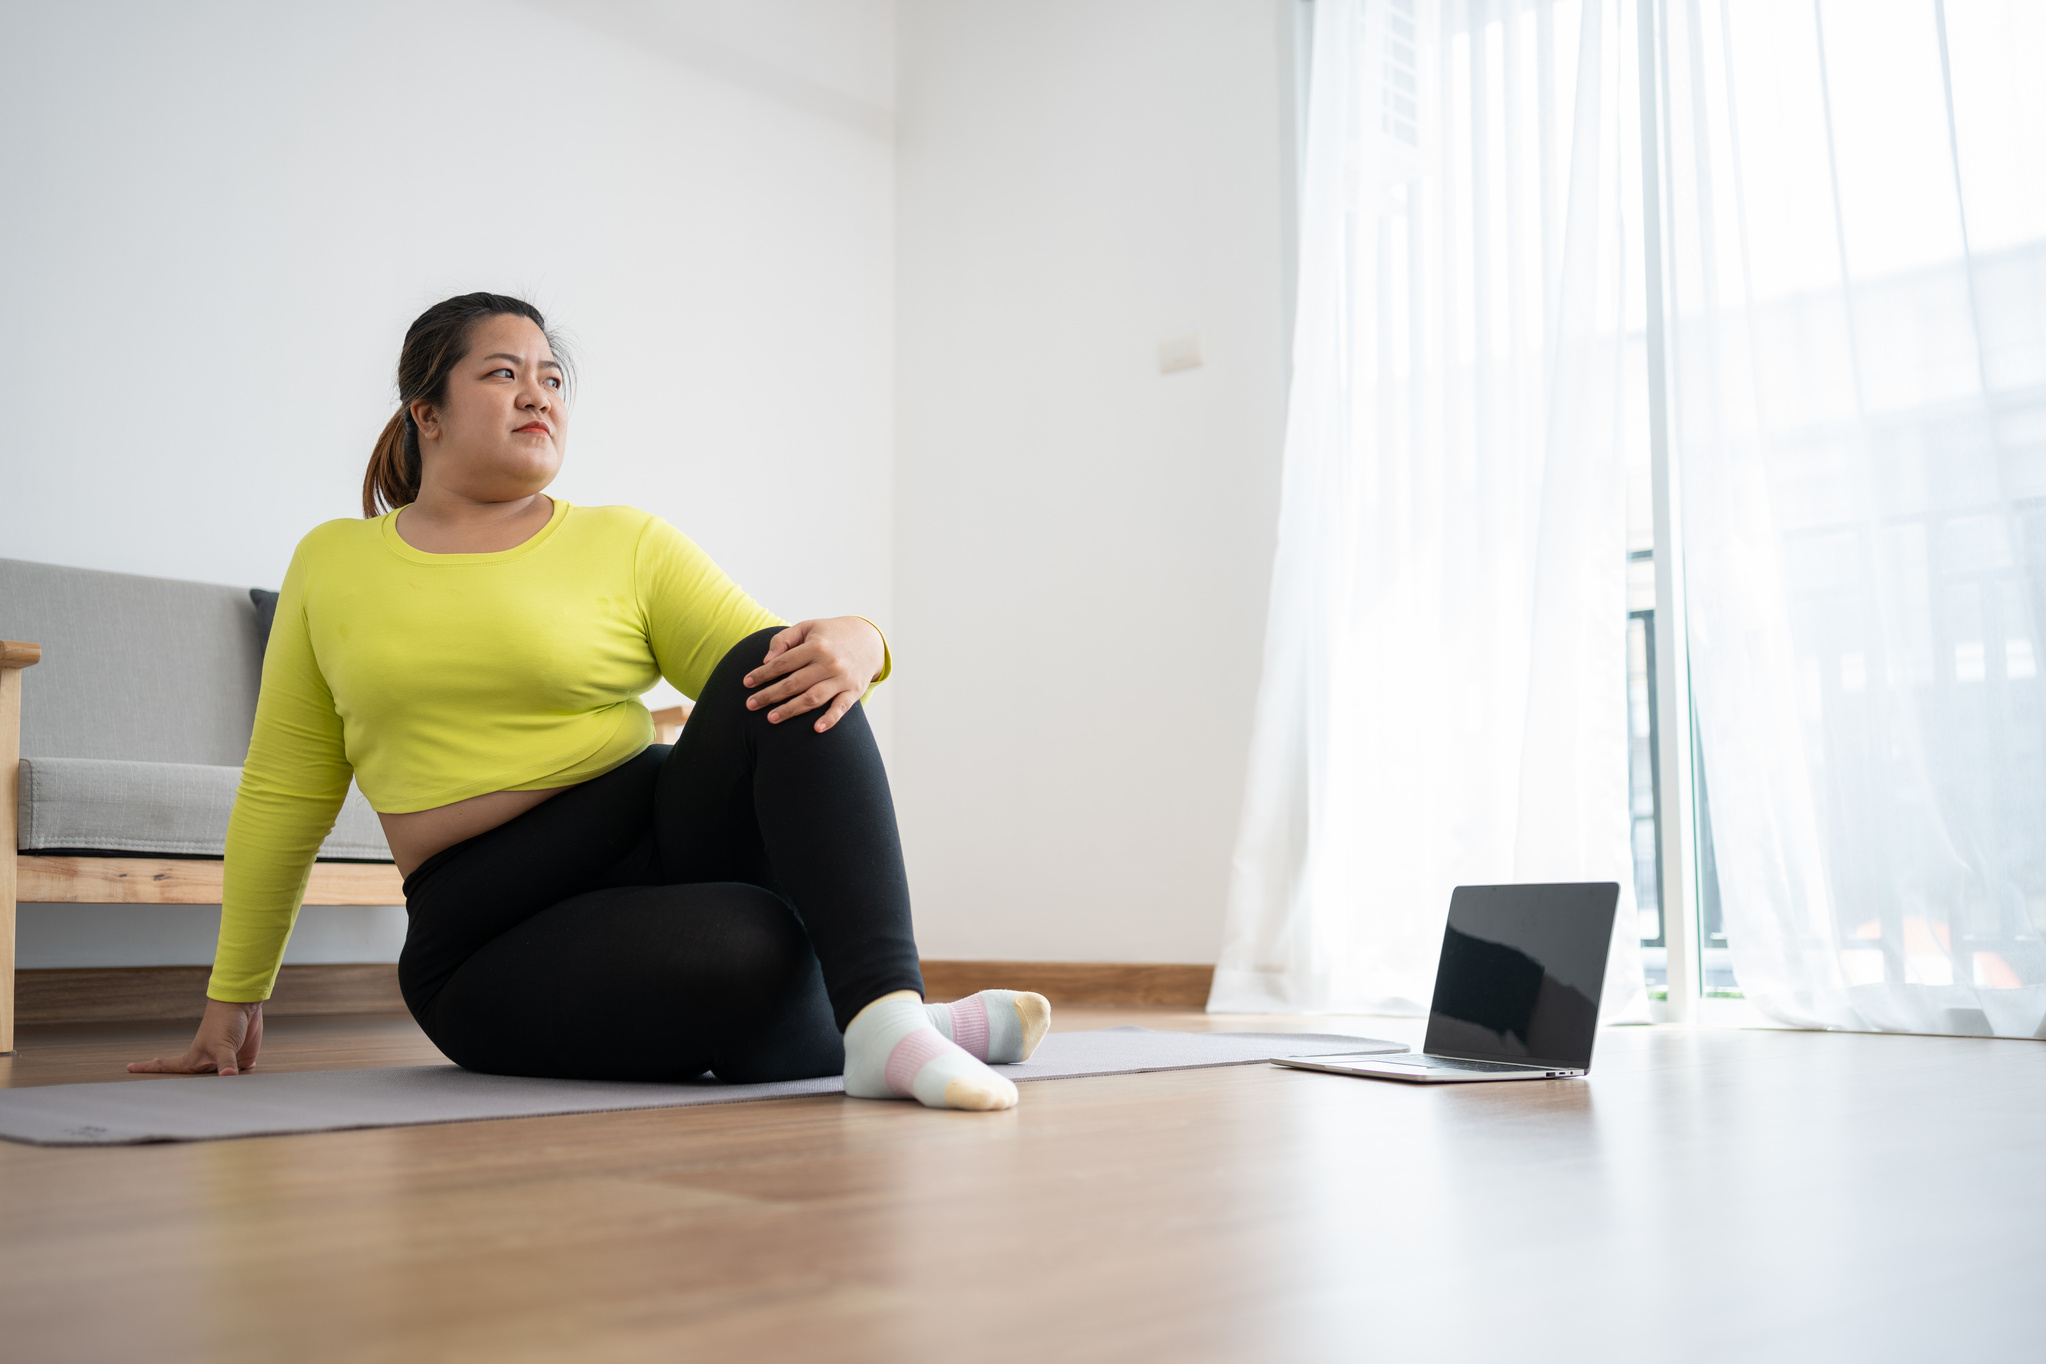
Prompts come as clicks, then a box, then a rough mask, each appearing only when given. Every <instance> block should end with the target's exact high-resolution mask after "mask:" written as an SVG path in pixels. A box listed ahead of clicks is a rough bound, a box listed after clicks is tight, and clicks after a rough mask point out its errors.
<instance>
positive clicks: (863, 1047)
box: [845, 990, 1016, 1109]
mask: <svg viewBox="0 0 2046 1364" xmlns="http://www.w3.org/2000/svg"><path fill="white" fill-rule="evenodd" d="M845 1092H846V1093H847V1094H849V1095H851V1096H852V1097H853V1098H855V1099H915V1100H916V1101H917V1102H918V1103H920V1104H922V1105H923V1106H924V1107H926V1108H977V1109H990V1108H1014V1107H1015V1106H1016V1086H1015V1085H1013V1084H1011V1083H1010V1082H1009V1080H1008V1079H1007V1078H1006V1077H1004V1076H1000V1075H997V1074H995V1073H994V1072H993V1071H991V1070H989V1069H988V1068H987V1067H986V1066H984V1065H982V1064H981V1063H980V1062H979V1061H978V1060H976V1059H974V1058H973V1057H971V1056H968V1055H967V1054H966V1053H965V1052H964V1051H962V1050H960V1049H959V1047H957V1046H956V1045H954V1044H953V1043H952V1042H950V1041H949V1040H947V1039H946V1038H945V1037H943V1036H942V1035H940V1033H939V1032H938V1030H937V1029H936V1028H934V1027H932V1026H931V1016H930V1014H929V1013H927V1012H926V1011H925V1009H924V1003H923V1001H922V1000H920V999H918V998H917V997H916V994H915V992H914V991H910V990H897V991H896V992H895V993H894V994H890V995H883V996H881V998H879V999H877V1000H875V1001H874V1002H873V1003H872V1004H869V1005H868V1006H867V1007H866V1008H864V1009H862V1010H860V1012H859V1014H858V1015H857V1016H856V1017H855V1018H854V1019H853V1021H852V1022H851V1023H850V1024H848V1025H847V1027H846V1030H845Z"/></svg>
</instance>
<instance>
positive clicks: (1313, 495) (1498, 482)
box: [1209, 0, 1646, 1019]
mask: <svg viewBox="0 0 2046 1364" xmlns="http://www.w3.org/2000/svg"><path fill="white" fill-rule="evenodd" d="M1632 9H1633V5H1632V3H1631V0H1629V2H1628V3H1626V4H1624V5H1623V4H1621V3H1620V0H1584V3H1581V4H1580V3H1549V2H1548V0H1465V2H1464V3H1433V0H1318V3H1317V4H1316V5H1315V6H1314V11H1315V18H1314V25H1315V29H1314V44H1313V51H1314V58H1313V69H1312V73H1311V85H1310V96H1309V114H1308V136H1307V150H1306V157H1305V163H1306V164H1305V168H1304V184H1303V196H1302V199H1303V204H1302V241H1301V258H1300V284H1299V306H1298V313H1297V316H1298V324H1297V330H1296V334H1295V340H1294V355H1293V359H1294V378H1293V388H1292V394H1291V399H1290V408H1289V416H1288V429H1287V438H1286V454H1285V475H1284V487H1283V492H1282V507H1281V522H1280V544H1279V551H1278V559H1277V563H1276V565H1275V569H1274V577H1273V586H1272V599H1271V616H1270V625H1269V635H1268V639H1267V643H1266V655H1265V665H1264V666H1265V670H1264V679H1263V684H1262V690H1261V692H1260V696H1259V702H1258V715H1257V722H1256V730H1255V737H1254V740H1253V750H1252V758H1251V774H1250V781H1249V789H1248V793H1247V797H1246V808H1245V814H1244V821H1243V827H1242V832H1241V836H1240V840H1239V846H1238V851H1237V856H1236V862H1235V869H1234V881H1233V885H1232V889H1231V895H1230V903H1229V911H1228V923H1227V934H1226V939H1225V942H1224V946H1223V950H1222V957H1221V962H1220V964H1219V966H1218V968H1217V970H1216V973H1215V985H1214V991H1213V994H1212V996H1211V997H1210V1001H1209V1007H1210V1008H1211V1009H1216V1010H1236V1011H1245V1010H1248V1011H1257V1010H1304V1011H1322V1012H1340V1011H1357V1012H1397V1013H1421V1012H1425V1010H1426V1006H1427V1002H1428V999H1429V995H1430V991H1431V988H1432V984H1433V978H1434V972H1435V962H1436V955H1437V953H1438V951H1439V949H1440V946H1441V941H1442V928H1443V920H1444V917H1445V914H1446V912H1447V909H1448V905H1449V895H1450V891H1451V889H1452V888H1453V887H1454V886H1456V885H1459V884H1480V883H1500V882H1511V881H1587V880H1601V881H1603V880H1610V881H1617V882H1619V883H1620V885H1621V886H1622V887H1623V896H1622V905H1621V913H1620V915H1619V919H1618V922H1617V924H1616V927H1615V940H1614V948H1615V950H1614V952H1613V956H1612V962H1613V965H1612V971H1611V974H1610V977H1609V979H1608V982H1607V986H1606V1015H1607V1017H1608V1018H1609V1019H1611V1018H1613V1017H1632V1018H1645V1016H1646V1006H1645V1000H1644V996H1643V990H1642V985H1641V970H1640V954H1639V945H1638V939H1637V937H1636V934H1637V932H1638V928H1637V918H1636V914H1635V912H1634V903H1633V888H1632V875H1633V871H1632V867H1633V863H1632V854H1631V851H1630V847H1629V815H1628V771H1627V696H1626V668H1627V656H1626V599H1625V569H1626V563H1625V559H1626V543H1625V534H1626V506H1625V491H1624V490H1625V475H1624V462H1625V460H1626V458H1627V456H1628V453H1629V450H1628V447H1629V445H1630V444H1632V445H1634V446H1637V447H1638V445H1639V444H1640V443H1641V441H1643V440H1645V430H1646V426H1645V421H1644V420H1643V418H1642V417H1641V414H1640V412H1639V411H1638V396H1639V388H1640V382H1641V381H1640V379H1639V377H1638V376H1639V375H1640V374H1641V373H1642V367H1641V363H1640V359H1639V354H1638V351H1636V352H1634V353H1633V360H1632V363H1631V364H1630V363H1629V355H1630V351H1629V343H1628V334H1629V330H1630V327H1631V328H1632V329H1633V330H1634V331H1636V332H1638V330H1639V325H1640V324H1639V318H1638V310H1639V308H1640V305H1641V296H1640V290H1639V287H1638V285H1637V284H1636V283H1635V280H1636V276H1637V273H1638V255H1637V253H1636V252H1634V251H1633V250H1631V249H1630V247H1629V245H1628V242H1629V240H1630V237H1629V231H1630V228H1629V223H1630V220H1632V218H1633V217H1634V215H1633V213H1632V211H1631V210H1632V209H1633V208H1634V207H1635V206H1638V204H1639V203H1640V199H1639V195H1638V191H1634V192H1632V193H1631V197H1630V191H1629V188H1628V186H1629V175H1630V174H1631V173H1632V171H1633V170H1634V168H1635V167H1637V166H1638V152H1637V151H1634V150H1631V149H1630V143H1629V132H1628V130H1629V129H1630V128H1632V127H1633V126H1634V125H1635V123H1636V121H1637V120H1638V115H1639V107H1638V100H1637V96H1636V94H1635V92H1634V88H1633V87H1632V85H1631V84H1630V83H1629V81H1628V78H1627V77H1626V74H1625V73H1626V71H1627V70H1628V69H1629V67H1630V65H1631V54H1632V49H1631V44H1632V43H1633V41H1634V39H1633V33H1632V28H1631V11H1632ZM1623 25H1625V27H1624V31H1623ZM1632 231H1633V232H1634V234H1635V235H1636V236H1637V237H1638V233H1639V227H1638V223H1636V224H1635V225H1634V227H1633V229H1632Z"/></svg>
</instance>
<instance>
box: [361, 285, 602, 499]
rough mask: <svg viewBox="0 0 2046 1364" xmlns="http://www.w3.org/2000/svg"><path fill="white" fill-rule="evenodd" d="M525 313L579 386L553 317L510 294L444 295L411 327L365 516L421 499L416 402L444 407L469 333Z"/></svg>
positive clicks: (368, 481)
mask: <svg viewBox="0 0 2046 1364" xmlns="http://www.w3.org/2000/svg"><path fill="white" fill-rule="evenodd" d="M505 315H510V316H513V317H523V318H525V319H527V320H528V321H530V322H531V323H532V324H533V325H534V326H536V327H538V328H539V329H540V330H541V332H542V333H543V334H545V335H546V337H547V344H548V346H549V347H551V348H552V349H553V351H554V358H555V360H556V361H557V362H558V363H559V364H560V365H561V367H562V370H561V372H562V378H563V379H564V380H567V381H568V382H569V384H570V385H573V383H574V379H573V375H572V372H571V370H572V366H571V362H570V360H569V357H568V354H567V352H566V350H565V349H564V348H563V346H562V344H561V338H560V337H558V336H555V335H554V334H553V333H552V332H549V331H548V330H547V319H546V318H544V317H542V316H540V310H539V309H538V308H535V307H534V306H533V305H532V304H530V303H528V302H526V301H525V300H524V299H519V298H513V297H511V296H510V295H509V294H462V295H460V296H459V297H456V298H450V299H444V300H442V301H441V302H439V303H436V304H434V305H433V306H432V307H431V308H428V309H427V310H426V311H425V312H423V313H421V314H420V315H419V316H418V317H417V318H416V319H415V320H414V321H413V323H412V325H411V326H410V327H407V328H406V329H405V348H404V349H403V350H402V351H400V352H399V353H398V411H397V414H396V415H395V416H393V417H392V418H391V419H390V421H388V422H386V423H385V424H384V433H383V434H382V435H381V436H378V437H377V444H376V449H375V450H373V451H371V452H370V457H369V469H368V471H367V472H365V473H364V474H363V476H362V514H363V515H364V516H366V517H368V516H378V515H381V514H382V513H383V512H386V511H396V510H397V509H398V508H399V507H403V506H407V505H409V504H410V503H412V502H415V501H417V500H418V498H419V479H420V467H421V466H420V457H419V427H418V425H417V424H416V423H415V422H414V421H413V420H412V404H414V403H416V402H420V401H425V402H429V403H432V404H434V405H435V406H438V405H439V404H441V403H442V402H445V401H446V400H447V396H448V376H449V375H450V374H452V373H454V369H455V366H456V365H458V364H460V363H461V362H462V357H463V356H465V355H467V354H468V353H469V333H470V332H472V331H474V330H475V329H476V324H477V323H479V322H481V321H483V320H484V319H485V318H489V317H501V316H505Z"/></svg>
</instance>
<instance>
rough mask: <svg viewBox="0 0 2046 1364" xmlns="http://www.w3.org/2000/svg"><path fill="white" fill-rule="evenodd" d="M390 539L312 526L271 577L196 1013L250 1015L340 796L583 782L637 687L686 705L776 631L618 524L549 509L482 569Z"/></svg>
mask: <svg viewBox="0 0 2046 1364" xmlns="http://www.w3.org/2000/svg"><path fill="white" fill-rule="evenodd" d="M397 517H398V513H396V512H389V513H386V514H385V515H383V516H379V517H375V518H372V519H369V520H360V521H358V520H347V521H329V522H327V523H326V524H325V525H323V526H320V527H318V528H317V529H315V530H314V531H313V532H312V533H311V534H310V535H308V536H306V537H305V539H304V540H302V541H300V542H299V546H298V551H297V552H296V553H295V554H293V555H292V559H291V567H290V569H289V570H288V571H287V572H286V573H285V575H284V587H283V591H282V592H281V594H280V595H279V598H278V602H277V618H276V623H275V625H274V626H273V627H272V630H271V635H270V644H269V648H268V651H267V652H266V653H265V654H264V656H263V686H262V691H261V693H260V695H259V697H258V700H257V702H256V725H255V730H254V733H253V734H252V735H251V736H250V739H249V756H248V761H247V763H246V764H245V765H244V766H243V768H242V780H241V787H240V790H239V792H238V793H237V794H236V796H235V802H234V810H233V813H232V814H231V815H230V816H229V818H228V826H227V866H226V885H225V889H224V891H223V895H222V899H223V904H222V905H221V916H220V945H219V949H218V951H217V953H216V954H215V957H214V965H213V977H212V980H211V981H210V983H209V984H208V986H207V990H206V993H207V994H208V995H210V996H211V997H212V998H214V999H221V1000H235V1001H248V1000H256V999H267V998H269V995H270V990H271V987H272V985H273V984H274V983H275V981H276V979H277V968H278V964H279V962H280V961H281V960H282V958H283V956H284V945H285V941H286V939H288V938H289V937H290V935H291V928H292V924H293V922H294V921H295V920H296V919H297V917H298V909H299V904H300V901H301V900H302V899H303V898H304V895H305V887H306V879H307V877H308V875H309V874H310V872H311V868H312V864H313V858H314V856H315V854H316V853H317V852H318V851H319V847H320V843H321V842H322V841H323V840H324V839H325V838H326V836H327V834H328V833H329V832H330V831H331V830H332V828H333V826H334V817H335V815H336V814H337V813H339V811H340V809H341V802H342V799H343V798H344V797H345V796H346V795H347V794H348V782H349V778H350V777H351V776H353V778H354V780H355V782H356V784H357V785H358V786H360V787H361V788H362V793H363V795H364V796H366V797H367V798H368V799H369V803H370V805H371V806H372V807H373V808H375V809H376V810H378V811H379V812H382V813H385V814H402V813H405V812H408V811H413V810H428V809H432V808H434V807H435V806H440V805H447V804H450V803H452V802H454V801H458V800H465V799H467V798H468V797H470V796H477V795H482V794H484V793H486V792H490V791H537V790H542V789H545V788H547V787H554V786H572V785H575V784H576V783H578V782H584V781H588V780H590V779H591V778H593V777H598V776H601V775H603V774H604V773H605V772H608V771H610V770H611V769H612V768H614V767H616V766H618V765H619V764H620V763H622V762H624V761H625V760H626V759H628V758H630V757H632V756H633V755H634V754H635V753H638V752H639V751H640V750H641V749H643V748H645V747H646V746H647V745H648V744H650V743H652V742H653V741H654V727H653V720H652V718H651V717H650V716H649V715H648V713H647V709H646V707H645V706H644V705H642V704H640V700H639V697H640V694H641V693H642V692H645V691H646V690H647V689H648V688H649V687H651V686H653V685H654V682H655V681H656V679H658V678H661V677H665V678H667V679H668V681H669V682H671V683H673V684H674V686H675V687H676V689H677V690H678V691H680V692H682V693H683V694H684V695H686V696H691V697H694V696H696V695H697V694H698V693H700V692H701V691H702V689H703V685H704V683H705V682H706V681H708V680H709V678H710V673H711V670H712V669H713V668H715V667H716V666H717V663H718V661H719V660H720V659H722V658H723V657H724V656H725V654H726V652H727V651H728V650H730V649H731V647H732V646H733V645H734V644H737V643H738V642H739V641H740V640H741V639H744V638H745V637H746V636H747V635H749V634H752V633H753V632H754V631H756V630H760V629H763V628H765V627H767V626H774V625H781V624H783V623H784V622H783V621H781V620H780V619H779V618H777V617H775V616H774V615H772V614H770V613H769V612H767V611H765V610H763V609H762V608H761V607H760V606H759V605H758V604H757V603H755V602H754V601H753V599H752V598H750V597H748V596H747V595H746V594H745V593H744V592H742V591H740V590H739V588H738V586H737V585H736V584H735V583H733V582H732V580H731V579H730V578H728V577H726V576H725V575H724V573H723V572H722V571H720V570H719V568H718V566H717V565H716V564H714V563H712V562H711V560H710V557H709V556H708V555H706V554H705V553H704V552H703V551H702V550H700V549H698V548H697V547H696V545H695V544H693V543H692V542H691V541H690V540H689V539H688V538H687V537H685V536H684V535H682V533H681V532H679V531H677V530H676V529H675V528H674V527H672V526H670V525H669V524H668V523H667V522H665V521H663V520H661V519H660V518H659V517H657V516H654V515H652V514H650V513H647V512H643V511H639V510H636V509H634V508H632V507H573V506H571V505H570V504H569V503H567V502H564V501H561V500H560V499H556V500H555V503H554V514H553V516H552V517H550V518H549V519H548V522H547V524H546V526H545V527H544V528H543V529H541V530H540V532H539V533H538V534H536V535H534V536H533V537H532V538H531V539H529V540H527V541H526V542H525V543H524V544H522V545H519V546H517V547H516V548H513V549H507V550H502V551H500V552H498V553H494V554H428V553H425V552H423V551H421V550H417V549H414V548H413V547H412V546H410V545H408V544H406V543H405V541H404V540H402V539H401V538H399V535H398V531H397ZM887 672H888V669H887V667H886V666H885V665H884V667H883V668H882V672H881V676H883V677H885V676H887ZM876 680H877V681H878V680H879V679H878V678H877V679H876Z"/></svg>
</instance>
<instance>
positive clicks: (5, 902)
mask: <svg viewBox="0 0 2046 1364" xmlns="http://www.w3.org/2000/svg"><path fill="white" fill-rule="evenodd" d="M42 661H43V646H42V645H40V644H25V643H23V642H22V641H20V640H18V639H0V853H4V854H5V855H4V856H0V1055H4V1054H6V1053H7V1052H11V1051H13V1050H14V848H15V845H16V843H17V842H19V838H18V836H17V835H18V825H17V823H16V821H17V820H18V819H19V818H20V814H21V812H20V810H18V809H17V808H16V806H15V800H16V798H17V792H18V790H19V786H18V783H19V782H20V780H21V774H20V771H19V769H20V767H21V670H22V669H23V668H33V667H34V666H35V665H36V664H38V663H40V662H42Z"/></svg>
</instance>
